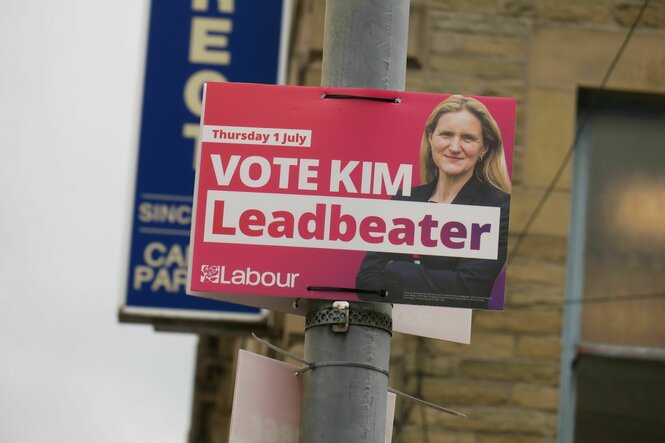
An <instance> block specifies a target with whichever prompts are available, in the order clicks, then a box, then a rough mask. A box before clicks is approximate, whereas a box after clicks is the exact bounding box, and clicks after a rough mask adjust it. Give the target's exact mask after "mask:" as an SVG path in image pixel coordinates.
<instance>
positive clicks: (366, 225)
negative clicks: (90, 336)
mask: <svg viewBox="0 0 665 443" xmlns="http://www.w3.org/2000/svg"><path fill="white" fill-rule="evenodd" d="M514 120H515V100H513V99H507V98H495V97H464V96H460V95H441V94H422V93H405V92H394V91H377V90H366V89H337V88H310V87H287V86H267V85H250V84H237V83H209V84H207V85H206V88H205V91H204V112H203V115H202V126H201V144H200V145H201V149H200V153H199V159H198V170H197V177H196V191H195V196H194V200H195V209H194V217H193V218H194V219H193V222H192V237H191V246H190V254H191V256H190V260H191V266H190V270H191V272H190V276H189V290H190V292H191V293H193V294H197V295H204V296H207V297H212V298H215V294H226V295H228V294H236V295H238V297H237V298H235V299H234V301H237V302H238V303H242V297H243V296H248V297H250V296H252V295H262V296H270V297H295V298H320V299H321V298H322V299H336V300H350V301H353V300H364V301H384V302H389V303H406V304H420V305H434V306H452V307H467V308H480V309H502V307H503V298H504V286H505V285H504V282H505V269H504V268H505V261H506V250H507V239H508V213H509V205H510V171H511V165H512V151H513V138H514Z"/></svg>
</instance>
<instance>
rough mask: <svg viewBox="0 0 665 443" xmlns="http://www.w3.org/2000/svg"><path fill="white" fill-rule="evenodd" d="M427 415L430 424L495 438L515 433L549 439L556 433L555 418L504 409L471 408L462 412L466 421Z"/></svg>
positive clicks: (518, 409) (541, 412)
mask: <svg viewBox="0 0 665 443" xmlns="http://www.w3.org/2000/svg"><path fill="white" fill-rule="evenodd" d="M427 412H428V417H427V418H428V420H431V421H432V422H433V424H436V425H439V424H440V425H443V426H444V427H445V428H446V429H448V430H457V431H475V432H478V433H496V434H500V433H509V432H514V433H518V434H534V436H544V437H552V436H554V435H556V429H557V415H556V414H555V413H552V412H549V411H537V410H533V409H526V408H511V407H505V406H502V407H470V408H464V409H463V410H462V412H464V413H465V414H467V416H468V418H467V419H460V418H458V417H453V416H449V415H445V414H440V413H438V414H437V415H436V416H434V414H432V413H430V411H427ZM432 412H437V411H432ZM430 414H431V416H429V415H430Z"/></svg>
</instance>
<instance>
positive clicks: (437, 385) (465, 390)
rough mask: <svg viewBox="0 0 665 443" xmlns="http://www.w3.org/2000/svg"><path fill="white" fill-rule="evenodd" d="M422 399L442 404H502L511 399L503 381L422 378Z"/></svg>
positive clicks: (508, 389) (508, 387) (507, 386)
mask: <svg viewBox="0 0 665 443" xmlns="http://www.w3.org/2000/svg"><path fill="white" fill-rule="evenodd" d="M423 392H424V393H425V395H424V399H425V400H427V401H429V402H432V403H435V404H440V405H442V406H444V407H445V406H446V405H457V406H491V405H504V404H507V403H508V402H509V401H510V399H511V388H510V386H509V385H507V384H505V383H496V382H495V383H492V382H483V381H469V380H459V379H442V378H433V377H428V378H425V379H424V380H423Z"/></svg>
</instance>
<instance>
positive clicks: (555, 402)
mask: <svg viewBox="0 0 665 443" xmlns="http://www.w3.org/2000/svg"><path fill="white" fill-rule="evenodd" d="M512 400H513V403H514V404H515V405H517V406H525V407H527V408H534V409H545V410H550V411H557V410H558V409H559V389H558V388H555V387H551V386H541V385H527V384H517V385H515V386H514V388H513V399H512Z"/></svg>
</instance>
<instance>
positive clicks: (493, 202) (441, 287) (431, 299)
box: [356, 175, 510, 308]
mask: <svg viewBox="0 0 665 443" xmlns="http://www.w3.org/2000/svg"><path fill="white" fill-rule="evenodd" d="M435 187H436V180H435V181H432V182H431V183H428V184H426V185H422V186H417V187H415V188H412V189H411V195H410V196H408V197H405V196H403V195H401V194H398V195H396V196H395V197H394V200H404V201H416V202H426V201H428V200H429V198H430V197H431V196H432V193H433V192H434V189H435ZM452 203H453V204H459V205H475V206H495V207H499V208H501V220H500V225H499V247H498V256H497V259H496V260H486V259H471V258H458V257H442V256H420V257H418V258H417V259H416V258H414V257H413V256H412V255H407V254H394V253H385V252H368V253H367V254H365V258H364V259H363V262H362V264H361V265H360V270H359V272H358V274H357V276H356V288H358V289H370V290H376V291H379V290H382V289H384V290H386V291H387V295H385V296H379V295H374V294H363V293H358V297H359V298H360V299H361V300H364V301H379V300H381V301H390V302H407V303H410V304H429V305H444V306H464V307H474V308H485V307H487V302H488V300H489V297H490V295H491V292H492V286H493V285H494V280H495V279H496V277H497V275H498V274H499V272H500V271H501V269H502V268H503V265H504V263H505V261H506V253H507V245H508V213H509V210H510V195H509V194H507V193H505V192H503V191H501V190H499V189H497V188H495V187H493V186H490V185H488V184H486V183H483V182H481V181H480V180H478V178H476V176H475V175H474V176H472V177H471V179H469V181H468V182H466V184H465V185H464V186H463V187H462V189H461V190H460V192H459V193H458V194H457V196H456V197H455V199H454V200H453V202H452Z"/></svg>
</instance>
